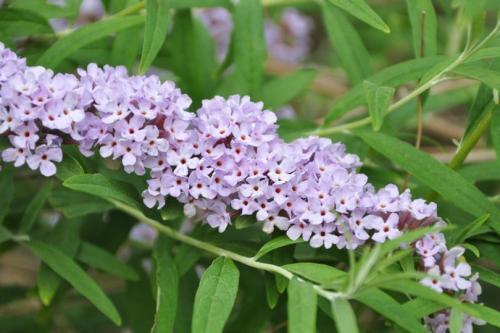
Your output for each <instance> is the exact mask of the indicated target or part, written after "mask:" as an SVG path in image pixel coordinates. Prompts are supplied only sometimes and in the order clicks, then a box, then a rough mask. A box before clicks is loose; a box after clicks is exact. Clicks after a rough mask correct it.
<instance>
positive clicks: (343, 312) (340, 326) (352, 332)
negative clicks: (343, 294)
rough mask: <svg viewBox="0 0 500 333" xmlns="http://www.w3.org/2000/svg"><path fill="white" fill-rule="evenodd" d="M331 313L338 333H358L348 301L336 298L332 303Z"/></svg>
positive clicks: (354, 317) (354, 316)
mask: <svg viewBox="0 0 500 333" xmlns="http://www.w3.org/2000/svg"><path fill="white" fill-rule="evenodd" d="M332 313H333V318H334V319H335V326H336V327H337V331H338V332H339V333H357V332H359V329H358V323H357V321H356V315H355V314H354V311H353V310H352V307H351V304H350V303H349V301H348V300H346V299H342V298H337V299H335V300H333V301H332Z"/></svg>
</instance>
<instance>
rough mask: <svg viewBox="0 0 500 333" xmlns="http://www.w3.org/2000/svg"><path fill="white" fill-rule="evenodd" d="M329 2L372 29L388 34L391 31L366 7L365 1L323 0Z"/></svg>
mask: <svg viewBox="0 0 500 333" xmlns="http://www.w3.org/2000/svg"><path fill="white" fill-rule="evenodd" d="M325 1H329V2H331V3H332V4H334V5H335V6H337V7H340V8H342V9H343V10H345V11H346V12H348V13H349V14H351V15H353V16H355V17H357V18H358V19H360V20H361V21H364V22H365V23H368V24H369V25H371V26H372V27H374V28H376V29H379V30H381V31H383V32H385V33H389V32H390V31H391V29H389V27H388V26H387V24H385V22H384V21H383V20H382V19H381V18H380V16H378V15H377V13H375V12H374V11H373V9H371V8H370V6H368V4H367V3H366V2H365V0H325Z"/></svg>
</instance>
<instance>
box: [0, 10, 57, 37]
mask: <svg viewBox="0 0 500 333" xmlns="http://www.w3.org/2000/svg"><path fill="white" fill-rule="evenodd" d="M0 31H1V32H2V35H4V36H7V37H22V36H29V35H34V34H43V33H51V32H52V28H51V27H50V25H49V23H48V22H47V20H46V19H45V18H44V17H43V16H40V15H39V14H38V13H37V12H35V11H31V10H24V9H15V8H0Z"/></svg>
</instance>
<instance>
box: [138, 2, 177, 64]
mask: <svg viewBox="0 0 500 333" xmlns="http://www.w3.org/2000/svg"><path fill="white" fill-rule="evenodd" d="M169 19H170V6H169V0H148V1H146V23H145V27H144V42H143V44H142V55H141V63H140V64H139V73H141V74H144V73H145V72H146V71H147V70H148V68H149V66H150V65H151V64H152V63H153V60H154V59H155V58H156V55H157V54H158V52H159V51H160V49H161V47H162V45H163V43H164V42H165V37H166V36H167V29H168V21H169Z"/></svg>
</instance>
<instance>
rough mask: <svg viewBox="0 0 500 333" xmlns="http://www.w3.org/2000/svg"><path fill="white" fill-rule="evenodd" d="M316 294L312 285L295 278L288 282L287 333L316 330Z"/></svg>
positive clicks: (306, 332) (308, 332)
mask: <svg viewBox="0 0 500 333" xmlns="http://www.w3.org/2000/svg"><path fill="white" fill-rule="evenodd" d="M317 303H318V295H317V294H316V292H315V291H314V289H313V286H312V285H311V284H310V283H309V282H306V281H299V280H298V279H297V278H293V279H291V280H290V283H289V284H288V325H287V326H288V333H313V332H316V312H317Z"/></svg>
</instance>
